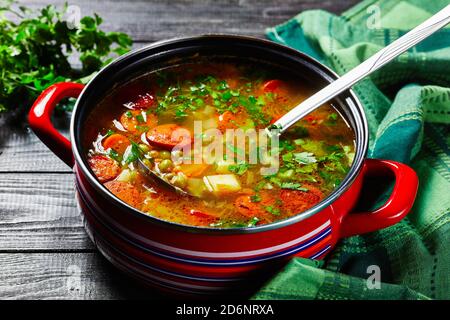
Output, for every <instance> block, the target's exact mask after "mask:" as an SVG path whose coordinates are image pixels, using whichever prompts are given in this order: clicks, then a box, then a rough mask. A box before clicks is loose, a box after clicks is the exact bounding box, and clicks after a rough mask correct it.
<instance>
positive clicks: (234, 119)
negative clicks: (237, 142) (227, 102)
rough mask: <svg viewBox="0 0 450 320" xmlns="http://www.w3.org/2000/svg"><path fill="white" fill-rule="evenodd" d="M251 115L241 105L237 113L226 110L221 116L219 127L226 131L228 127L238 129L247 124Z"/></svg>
mask: <svg viewBox="0 0 450 320" xmlns="http://www.w3.org/2000/svg"><path fill="white" fill-rule="evenodd" d="M248 118H249V115H248V113H247V111H246V110H245V108H244V107H239V109H238V111H237V112H236V113H233V112H231V111H228V110H227V111H225V112H224V113H222V114H221V115H220V116H219V123H218V129H219V130H220V131H222V132H225V130H226V129H237V128H239V127H240V126H243V125H245V124H246V121H247V119H248Z"/></svg>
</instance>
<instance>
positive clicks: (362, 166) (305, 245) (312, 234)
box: [29, 35, 418, 296]
mask: <svg viewBox="0 0 450 320" xmlns="http://www.w3.org/2000/svg"><path fill="white" fill-rule="evenodd" d="M218 53H220V56H221V57H231V56H232V57H239V58H242V59H249V60H255V59H256V60H260V61H263V62H264V63H270V64H273V65H275V66H276V67H279V68H281V69H283V68H284V69H285V70H290V72H291V71H292V70H295V72H294V73H297V74H299V75H302V76H304V77H305V78H307V79H309V80H311V81H314V82H316V83H317V84H318V85H319V86H323V85H326V84H327V83H329V82H331V81H333V79H336V77H337V76H336V75H335V74H334V73H333V72H332V71H330V70H329V69H327V68H326V67H325V66H323V65H322V64H320V63H319V62H317V61H315V60H314V59H312V58H310V57H308V56H306V55H304V54H302V53H300V52H298V51H295V50H293V49H290V48H287V47H284V46H281V45H278V44H275V43H272V42H269V41H264V40H260V39H254V38H249V37H240V36H231V35H209V36H200V37H190V38H183V39H174V40H169V41H164V42H158V43H155V44H153V45H151V46H149V47H146V48H143V49H140V50H137V51H134V52H131V53H129V54H127V55H125V56H123V57H121V58H119V59H117V60H115V61H114V62H112V63H111V64H110V65H108V66H107V67H105V68H104V69H103V70H101V71H100V72H99V73H98V75H97V76H95V77H94V78H93V79H92V80H91V81H90V82H89V84H88V85H87V86H85V87H83V86H82V85H80V84H75V83H60V84H56V85H53V86H51V87H50V88H48V89H47V90H45V91H44V92H43V93H42V94H41V96H40V97H39V98H38V99H37V101H36V102H35V104H34V105H33V107H32V109H31V111H30V114H29V122H30V125H31V127H32V129H33V130H34V132H35V133H36V134H37V135H38V137H39V138H40V139H41V140H42V141H43V142H44V143H45V144H46V145H47V146H48V147H49V148H50V149H51V150H52V151H53V152H54V153H55V154H56V155H58V156H59V157H60V158H61V159H62V160H63V161H64V162H66V163H67V164H68V165H70V166H71V167H73V169H74V172H75V177H76V179H75V183H76V190H77V192H76V193H77V200H78V204H79V208H80V212H81V214H82V216H83V220H84V224H85V227H86V230H87V232H88V234H89V236H90V238H91V239H92V241H93V242H94V243H95V245H96V246H97V247H98V249H99V250H100V251H101V252H102V254H103V255H104V256H105V257H106V258H107V259H108V260H109V261H111V262H112V263H113V264H114V265H115V266H117V267H118V268H119V269H121V270H123V271H125V272H127V273H128V274H131V275H132V276H133V277H135V278H137V279H139V281H140V282H142V283H145V284H148V285H151V286H154V287H157V288H159V289H161V290H164V291H166V292H170V293H179V294H195V295H207V296H210V295H211V294H222V293H225V292H230V291H235V292H239V293H241V294H244V293H246V292H251V290H253V289H254V288H255V287H257V286H258V285H259V284H261V281H263V280H264V279H267V277H268V276H270V275H271V274H272V273H273V272H275V271H276V270H277V268H279V267H280V266H282V265H283V263H285V262H286V261H287V260H288V259H290V258H292V257H293V256H298V257H303V258H309V259H322V258H323V257H324V256H325V255H326V254H327V253H328V252H330V250H332V248H333V247H334V246H335V245H336V243H337V242H338V240H339V239H340V238H342V237H348V236H352V235H356V234H362V233H365V232H371V231H375V230H378V229H381V228H385V227H388V226H390V225H393V224H395V223H397V222H398V221H400V220H401V219H402V218H403V217H404V216H405V215H406V214H407V213H408V212H409V210H410V208H411V207H412V205H413V203H414V199H415V195H416V192H417V185H418V180H417V176H416V174H415V173H414V171H413V170H412V169H411V168H409V167H408V166H406V165H404V164H401V163H397V162H394V161H388V160H376V159H366V152H367V141H368V130H367V121H366V119H365V116H364V112H363V109H362V107H361V105H360V103H359V101H358V99H357V98H356V97H355V95H354V94H353V93H352V92H351V91H348V92H345V93H343V94H342V95H341V96H340V97H338V98H337V99H336V100H335V101H334V102H333V104H334V105H335V107H336V108H337V109H338V111H339V112H340V113H341V114H342V115H343V116H344V118H345V119H346V121H347V122H348V123H349V125H350V126H351V128H352V129H353V130H354V132H355V137H356V154H355V159H354V163H353V165H352V167H351V169H350V172H349V173H348V175H347V177H346V179H344V181H343V182H342V184H341V185H340V186H339V187H338V188H337V189H336V190H335V191H334V192H333V193H332V194H331V195H330V196H328V197H327V198H326V199H324V200H323V201H322V202H321V203H319V204H318V205H316V206H315V207H313V208H311V209H309V210H307V211H306V212H303V213H301V214H299V215H297V216H295V217H292V218H289V219H287V220H283V221H279V222H276V223H273V224H269V225H263V226H257V227H254V228H240V229H211V228H209V229H208V228H199V227H190V226H181V225H177V224H174V223H169V222H165V221H161V220H158V219H156V218H154V217H151V216H149V215H146V214H143V213H141V212H139V211H137V210H136V209H134V208H132V207H130V206H128V205H127V204H125V203H124V202H122V201H121V200H119V199H117V198H116V197H114V196H113V195H112V194H111V193H110V192H109V191H108V190H107V189H106V188H105V187H104V186H102V185H101V184H100V183H99V182H98V181H97V179H96V178H95V176H94V175H93V173H92V172H91V170H90V169H89V167H88V165H87V161H86V158H85V156H84V155H85V151H86V150H85V149H84V147H83V144H82V141H83V134H84V133H85V130H86V129H85V128H84V126H83V125H84V122H85V119H86V117H87V116H88V115H89V113H90V112H91V111H92V109H93V108H94V107H95V106H96V104H97V103H98V101H99V100H100V99H101V98H102V97H104V96H105V95H106V94H107V93H108V92H109V91H111V90H112V89H113V88H114V87H115V86H117V85H119V84H120V83H123V82H125V81H127V80H128V79H132V78H134V77H136V76H139V75H142V74H143V73H145V72H150V71H152V70H156V69H161V68H164V67H167V66H170V65H173V64H177V63H183V62H185V61H190V60H192V59H196V57H197V56H198V55H200V56H212V57H215V56H217V55H218ZM66 97H77V103H76V107H75V109H74V112H73V115H72V124H71V141H70V142H69V140H67V139H66V138H64V137H63V136H61V135H60V134H59V133H58V132H57V131H56V130H55V129H54V127H53V126H52V124H51V122H50V115H51V112H52V110H53V108H54V107H55V106H56V104H57V103H58V102H59V101H60V100H61V99H63V98H66ZM371 176H378V177H386V178H390V177H394V178H395V184H394V188H393V191H392V194H391V196H390V197H389V199H388V201H387V202H386V203H385V204H384V205H383V206H381V207H380V208H379V209H377V210H375V211H373V212H359V213H356V212H353V211H354V207H355V205H356V203H357V201H358V198H359V195H360V192H361V189H362V186H363V184H364V179H365V178H366V177H371Z"/></svg>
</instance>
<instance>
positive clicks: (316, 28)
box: [253, 0, 450, 299]
mask: <svg viewBox="0 0 450 320" xmlns="http://www.w3.org/2000/svg"><path fill="white" fill-rule="evenodd" d="M448 4H449V1H447V0H433V1H423V0H404V1H398V0H381V1H380V0H379V1H375V0H366V1H363V2H361V3H360V4H358V5H357V6H355V7H353V8H352V9H350V10H348V11H347V12H345V13H344V14H343V15H342V16H335V15H332V14H330V13H327V12H324V11H307V12H304V13H301V14H299V15H298V16H296V17H294V18H293V19H291V20H289V21H287V22H286V23H284V24H282V25H279V26H277V27H275V28H270V29H268V30H267V36H268V37H269V38H270V39H271V40H273V41H276V42H279V43H282V44H285V45H288V46H291V47H293V48H295V49H298V50H300V51H303V52H305V53H307V54H308V55H311V56H313V57H314V58H316V59H318V60H320V61H321V62H323V63H325V64H326V65H328V66H329V67H331V68H332V69H334V70H335V71H336V72H337V73H338V74H344V73H346V72H348V71H349V70H351V69H352V68H353V67H355V66H356V65H358V64H360V63H361V62H362V61H364V60H365V59H367V58H369V57H370V56H371V55H373V54H374V53H375V52H377V51H378V50H379V49H381V48H382V47H384V46H386V45H387V44H389V43H391V42H392V41H394V40H395V39H397V38H398V37H400V36H401V35H403V34H405V33H406V32H407V31H408V30H409V29H411V28H413V27H414V26H416V25H418V24H419V23H421V22H422V21H424V20H425V19H426V18H428V17H430V16H431V15H432V14H434V13H436V12H437V11H438V10H440V9H442V8H443V7H445V6H446V5H448ZM354 91H355V93H356V94H357V95H358V97H359V98H360V100H361V102H362V104H363V105H364V109H365V111H366V115H367V118H368V122H369V128H370V129H369V131H370V148H369V154H368V155H369V157H372V158H379V159H392V160H396V161H400V162H403V163H407V164H409V165H411V166H412V167H413V168H414V169H415V170H416V172H417V174H418V176H419V183H420V187H419V193H418V196H417V199H416V202H415V204H414V207H413V209H412V211H411V213H410V214H409V215H408V216H407V218H405V219H404V220H402V221H401V222H400V223H398V224H396V225H395V226H392V227H390V228H386V229H384V230H381V231H377V232H374V233H371V234H366V235H361V236H355V237H351V238H348V239H344V240H342V241H341V242H340V243H339V244H338V246H337V247H336V248H335V250H334V251H333V252H332V253H331V254H330V255H329V256H328V257H327V258H326V259H325V260H324V261H321V262H318V261H312V260H307V259H301V258H294V259H293V260H291V262H290V263H288V264H287V265H286V267H285V268H284V269H283V270H282V271H281V272H280V273H279V274H277V275H276V276H275V277H274V278H273V279H272V280H271V281H269V282H268V283H267V284H266V285H265V286H264V287H263V288H262V289H261V290H260V291H259V292H258V293H256V295H255V296H254V297H253V298H254V299H450V277H449V275H450V196H449V195H450V171H449V167H450V135H449V132H450V130H449V128H450V126H449V124H450V29H444V30H442V31H440V32H438V33H437V34H435V35H433V36H432V37H431V38H429V39H427V40H425V41H424V42H422V43H421V44H419V45H417V46H416V47H415V48H413V49H411V50H409V51H408V53H405V54H403V55H402V56H400V57H399V58H398V59H396V60H395V61H394V62H392V63H390V64H389V65H387V66H385V67H384V68H383V69H382V70H380V71H378V72H376V73H375V74H374V75H373V76H371V77H370V78H368V79H365V80H363V81H361V82H360V83H359V84H357V85H356V86H354ZM378 200H379V201H382V199H378ZM373 265H375V266H378V267H379V268H380V271H381V283H380V285H379V288H378V286H376V285H375V286H368V285H367V279H368V277H369V276H371V275H372V274H373V270H372V269H370V268H369V266H373ZM368 268H369V269H368ZM370 283H372V282H370ZM372 285H373V283H372ZM374 287H375V288H374Z"/></svg>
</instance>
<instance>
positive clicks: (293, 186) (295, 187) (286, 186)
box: [281, 182, 308, 191]
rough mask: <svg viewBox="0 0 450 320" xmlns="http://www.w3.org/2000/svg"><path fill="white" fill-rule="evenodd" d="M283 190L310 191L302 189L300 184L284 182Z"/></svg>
mask: <svg viewBox="0 0 450 320" xmlns="http://www.w3.org/2000/svg"><path fill="white" fill-rule="evenodd" d="M281 189H290V190H298V191H308V189H306V188H302V187H301V184H300V183H296V182H283V183H282V184H281Z"/></svg>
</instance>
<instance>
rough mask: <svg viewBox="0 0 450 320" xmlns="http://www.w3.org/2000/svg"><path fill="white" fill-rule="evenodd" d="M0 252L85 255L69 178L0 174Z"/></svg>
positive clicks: (88, 247)
mask: <svg viewBox="0 0 450 320" xmlns="http://www.w3.org/2000/svg"><path fill="white" fill-rule="evenodd" d="M0 204H1V205H0V208H1V209H0V211H1V219H0V252H16V251H36V250H38V251H79V250H82V251H86V250H93V244H92V243H91V241H90V240H89V238H88V236H87V235H86V233H85V231H84V228H83V225H82V223H81V219H80V216H79V213H78V210H77V207H76V202H75V191H74V184H73V175H72V174H28V173H20V174H16V173H10V174H0Z"/></svg>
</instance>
